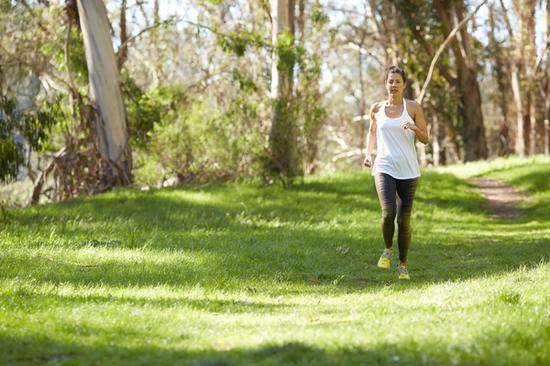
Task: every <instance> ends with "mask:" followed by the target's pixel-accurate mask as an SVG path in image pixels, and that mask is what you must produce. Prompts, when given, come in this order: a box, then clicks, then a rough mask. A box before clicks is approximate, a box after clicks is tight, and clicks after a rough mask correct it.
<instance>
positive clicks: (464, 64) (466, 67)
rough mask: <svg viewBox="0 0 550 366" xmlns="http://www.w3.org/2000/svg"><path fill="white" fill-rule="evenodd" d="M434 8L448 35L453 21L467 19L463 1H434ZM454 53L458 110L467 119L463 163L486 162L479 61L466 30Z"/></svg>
mask: <svg viewBox="0 0 550 366" xmlns="http://www.w3.org/2000/svg"><path fill="white" fill-rule="evenodd" d="M434 6H435V9H436V11H437V13H438V15H439V17H440V19H441V25H442V27H443V29H444V30H445V33H446V34H449V33H450V32H451V31H452V29H453V19H455V18H456V19H457V21H458V22H460V21H461V20H462V19H463V18H464V13H465V10H466V6H465V4H464V1H462V0H461V1H455V2H453V3H452V4H450V5H447V4H446V3H445V2H444V1H443V0H434ZM451 50H452V52H453V56H454V58H455V60H456V67H457V87H458V90H459V92H460V103H459V110H460V114H461V115H462V116H463V119H464V121H463V122H464V126H463V130H462V135H463V138H464V161H471V160H478V159H486V158H487V141H486V139H485V127H484V126H483V113H482V110H481V92H480V89H479V83H478V81H477V71H476V67H477V65H476V59H475V55H474V53H473V50H472V41H471V39H470V35H469V34H468V31H467V29H466V28H463V29H462V30H461V31H460V32H459V36H457V37H456V38H454V39H453V40H452V41H451Z"/></svg>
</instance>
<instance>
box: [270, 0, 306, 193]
mask: <svg viewBox="0 0 550 366" xmlns="http://www.w3.org/2000/svg"><path fill="white" fill-rule="evenodd" d="M271 18H272V42H273V43H272V44H273V48H274V49H273V53H272V65H271V97H272V100H273V112H272V116H271V131H270V135H269V144H270V149H271V158H272V163H273V166H272V170H274V172H275V173H277V174H278V175H279V176H280V177H281V179H282V181H283V183H284V184H291V183H292V181H293V179H294V178H295V177H297V176H300V175H302V174H303V173H302V169H301V167H300V163H299V156H298V149H297V139H296V126H295V123H294V118H293V108H292V104H293V95H292V89H293V88H292V79H293V74H294V65H295V60H294V54H295V53H294V45H293V40H294V0H272V1H271Z"/></svg>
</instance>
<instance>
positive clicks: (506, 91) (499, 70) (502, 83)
mask: <svg viewBox="0 0 550 366" xmlns="http://www.w3.org/2000/svg"><path fill="white" fill-rule="evenodd" d="M489 24H490V29H489V32H488V33H489V49H490V52H491V54H492V55H493V58H494V61H495V63H494V77H495V79H496V82H497V85H498V105H499V107H500V111H501V113H502V121H501V123H500V128H499V142H500V147H499V151H498V155H499V156H504V155H508V154H509V152H510V146H509V141H510V139H509V135H508V131H509V130H510V127H509V123H508V96H509V95H510V86H509V84H508V82H507V79H508V76H507V75H506V71H505V68H504V65H505V62H504V60H503V56H502V48H501V46H500V44H499V43H498V42H497V40H496V38H495V34H496V32H497V29H496V26H495V14H494V6H493V5H489Z"/></svg>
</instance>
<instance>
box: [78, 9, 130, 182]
mask: <svg viewBox="0 0 550 366" xmlns="http://www.w3.org/2000/svg"><path fill="white" fill-rule="evenodd" d="M77 5H78V13H79V18H80V27H81V29H82V34H83V39H84V47H85V52H86V63H87V65H88V74H89V78H90V100H91V103H92V106H93V108H94V111H95V113H94V118H93V122H92V126H93V134H94V138H95V141H96V144H97V148H98V150H99V153H100V155H101V158H102V159H103V160H104V161H105V167H104V169H105V171H104V172H103V176H102V180H103V184H104V185H105V186H108V187H112V186H117V185H128V184H130V183H131V182H132V172H131V169H132V156H131V151H130V146H129V144H128V129H127V121H126V110H125V107H124V103H123V101H122V96H121V92H120V85H119V75H118V69H117V64H116V60H115V53H114V50H113V45H112V41H111V32H110V25H109V21H108V19H107V10H106V9H105V5H104V3H103V1H102V0H86V1H84V0H77Z"/></svg>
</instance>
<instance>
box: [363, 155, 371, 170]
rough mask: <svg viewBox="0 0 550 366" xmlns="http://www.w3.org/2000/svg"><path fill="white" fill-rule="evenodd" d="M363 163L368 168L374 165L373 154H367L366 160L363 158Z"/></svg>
mask: <svg viewBox="0 0 550 366" xmlns="http://www.w3.org/2000/svg"><path fill="white" fill-rule="evenodd" d="M363 165H364V166H366V167H367V168H370V167H371V166H372V156H370V154H368V155H367V156H365V160H363Z"/></svg>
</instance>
